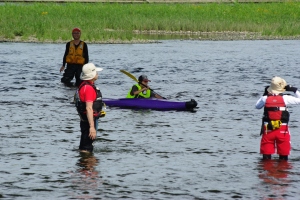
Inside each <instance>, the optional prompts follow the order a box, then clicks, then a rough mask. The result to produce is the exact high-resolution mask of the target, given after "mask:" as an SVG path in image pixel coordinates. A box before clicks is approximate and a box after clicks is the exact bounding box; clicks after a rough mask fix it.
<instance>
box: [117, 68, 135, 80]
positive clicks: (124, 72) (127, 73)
mask: <svg viewBox="0 0 300 200" xmlns="http://www.w3.org/2000/svg"><path fill="white" fill-rule="evenodd" d="M120 72H122V73H123V74H126V75H127V76H129V77H130V78H131V79H133V80H134V81H135V82H137V83H138V82H139V80H137V78H135V76H133V75H132V74H130V73H129V72H128V71H125V70H124V69H121V70H120Z"/></svg>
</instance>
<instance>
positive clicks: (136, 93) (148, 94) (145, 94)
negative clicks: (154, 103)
mask: <svg viewBox="0 0 300 200" xmlns="http://www.w3.org/2000/svg"><path fill="white" fill-rule="evenodd" d="M138 80H139V82H138V84H135V85H133V86H132V87H131V89H130V91H129V92H128V94H127V96H126V98H158V99H164V98H163V97H162V96H160V95H158V94H156V93H155V92H153V91H152V90H151V89H150V88H149V86H148V82H151V81H150V80H149V79H148V77H147V76H145V75H141V76H140V77H139V79H138Z"/></svg>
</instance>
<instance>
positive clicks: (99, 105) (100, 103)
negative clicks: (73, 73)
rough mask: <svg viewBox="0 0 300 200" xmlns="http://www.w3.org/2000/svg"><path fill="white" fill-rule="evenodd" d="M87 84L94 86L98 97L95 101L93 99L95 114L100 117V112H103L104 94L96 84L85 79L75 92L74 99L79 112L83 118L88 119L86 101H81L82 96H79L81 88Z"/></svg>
mask: <svg viewBox="0 0 300 200" xmlns="http://www.w3.org/2000/svg"><path fill="white" fill-rule="evenodd" d="M85 85H90V86H92V87H93V88H94V90H95V92H96V99H95V101H93V115H94V117H95V118H99V117H100V116H101V113H100V112H101V110H102V106H103V101H102V94H101V92H100V90H99V89H98V88H96V87H95V85H93V84H91V83H90V82H88V81H83V82H82V83H81V85H80V86H79V88H78V90H77V91H76V93H75V99H74V101H75V106H76V109H77V112H78V114H79V115H80V117H81V119H83V120H87V116H86V103H85V102H81V101H80V98H79V90H80V89H81V88H82V87H83V86H85Z"/></svg>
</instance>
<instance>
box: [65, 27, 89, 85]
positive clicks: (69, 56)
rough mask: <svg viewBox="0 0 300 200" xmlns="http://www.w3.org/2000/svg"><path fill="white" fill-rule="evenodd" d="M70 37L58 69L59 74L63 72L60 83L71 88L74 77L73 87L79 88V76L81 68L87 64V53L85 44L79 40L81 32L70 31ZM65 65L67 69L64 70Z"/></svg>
mask: <svg viewBox="0 0 300 200" xmlns="http://www.w3.org/2000/svg"><path fill="white" fill-rule="evenodd" d="M72 37H73V40H72V41H70V42H68V43H67V44H66V50H65V54H64V57H63V64H62V67H61V68H60V72H62V71H64V73H63V77H62V78H61V82H62V83H64V84H65V85H66V86H69V87H71V86H73V84H72V83H71V81H72V80H73V78H74V76H75V79H76V82H75V86H76V87H79V85H80V84H81V79H80V74H81V72H82V66H83V65H84V64H86V63H88V62H89V53H88V47H87V44H86V43H85V42H84V41H81V40H80V37H81V30H80V29H79V28H74V29H73V30H72ZM66 64H67V67H66V68H65V65H66Z"/></svg>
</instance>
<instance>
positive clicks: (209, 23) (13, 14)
mask: <svg viewBox="0 0 300 200" xmlns="http://www.w3.org/2000/svg"><path fill="white" fill-rule="evenodd" d="M0 19H1V20H0V40H3V39H5V38H6V39H12V40H13V39H15V38H16V37H17V36H19V37H21V38H22V40H24V41H26V40H28V39H29V38H32V37H33V38H37V39H38V40H39V41H46V40H50V41H54V42H57V41H66V40H70V38H71V30H72V28H73V27H80V28H81V30H82V39H83V40H86V41H89V42H95V41H108V40H122V41H127V40H129V41H130V40H135V39H142V38H143V35H141V34H135V33H134V31H152V30H153V31H161V32H163V33H165V32H176V31H182V32H187V31H192V32H215V31H216V32H224V31H228V32H254V33H259V34H262V35H265V36H283V37H284V36H299V35H300V3H299V2H292V1H291V2H284V3H221V4H219V3H209V4H147V3H145V4H117V3H111V4H110V3H4V4H1V5H0Z"/></svg>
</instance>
